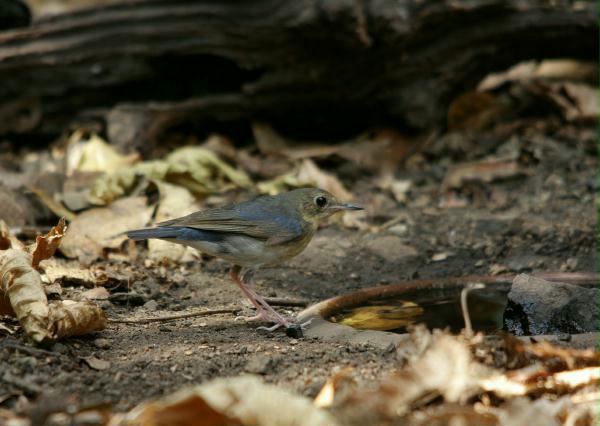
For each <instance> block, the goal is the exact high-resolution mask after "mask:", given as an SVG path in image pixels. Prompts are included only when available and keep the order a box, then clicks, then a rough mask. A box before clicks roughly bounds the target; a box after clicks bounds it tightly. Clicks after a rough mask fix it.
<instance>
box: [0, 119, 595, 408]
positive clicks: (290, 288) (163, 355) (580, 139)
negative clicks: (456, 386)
mask: <svg viewBox="0 0 600 426" xmlns="http://www.w3.org/2000/svg"><path fill="white" fill-rule="evenodd" d="M597 136H598V128H597V126H595V125H592V126H586V125H578V126H574V125H567V124H564V123H552V122H551V121H543V122H541V121H536V120H531V121H529V122H527V123H521V125H520V127H519V128H517V129H516V130H515V131H514V132H512V134H511V137H510V138H505V137H501V136H498V132H497V131H496V130H491V131H489V132H487V133H484V134H479V135H476V136H472V137H470V136H467V135H459V136H457V135H454V136H452V137H454V138H455V139H453V140H456V138H457V137H458V138H459V140H460V141H461V143H460V144H452V143H450V142H451V141H450V140H449V138H450V136H448V135H447V136H445V137H443V138H441V139H440V140H438V141H437V142H436V143H435V144H433V145H432V146H428V147H426V148H425V149H424V150H422V151H421V152H419V153H417V154H416V155H414V156H413V157H412V158H411V159H409V161H408V162H407V164H406V166H405V168H404V169H403V170H402V171H401V172H399V173H398V174H397V175H396V178H397V179H408V180H410V181H411V187H410V190H409V191H408V193H407V200H406V202H397V201H395V200H394V198H393V197H392V196H391V195H389V194H388V193H386V192H385V191H381V190H379V189H377V188H376V187H375V185H374V179H372V178H370V177H369V176H363V177H361V178H355V179H353V182H351V186H350V188H351V190H352V192H353V193H354V194H355V196H356V202H357V203H360V204H363V205H365V206H367V207H368V214H369V219H368V223H369V224H370V225H374V226H378V228H377V229H370V230H362V231H361V230H357V229H350V228H345V227H342V226H340V224H339V223H338V224H335V223H334V224H331V225H329V226H326V227H325V228H324V229H322V230H320V231H319V233H318V234H317V236H316V237H315V238H314V240H313V241H312V243H311V244H310V245H309V247H308V248H307V249H306V250H305V251H304V252H303V253H302V254H301V255H299V256H298V257H296V258H295V259H293V260H291V261H289V262H288V263H286V264H284V265H281V266H278V267H273V268H268V269H267V268H266V269H264V270H261V271H259V272H258V273H257V274H256V275H255V288H256V289H257V291H258V292H259V293H260V294H262V295H264V296H269V297H278V298H292V299H298V298H301V299H306V300H307V301H308V302H309V303H314V302H317V301H320V300H323V299H325V298H328V297H332V296H335V295H340V294H345V293H349V292H352V291H354V290H357V289H362V288H366V287H370V286H375V285H381V284H385V283H397V282H401V281H404V280H410V279H416V278H435V277H450V276H463V275H470V274H479V275H486V274H490V273H501V272H541V271H544V272H548V271H590V272H597V271H598V232H599V229H598V205H599V202H598V201H599V199H598V152H597V150H598V145H597V143H598V142H597V141H598V139H597ZM490 140H492V141H493V143H490ZM482 141H487V142H486V143H485V144H484V142H482ZM507 153H508V154H515V153H516V154H517V155H516V156H517V157H519V160H518V161H519V162H520V163H519V164H521V165H522V167H523V169H522V171H523V172H522V173H518V174H516V175H514V176H509V177H508V178H506V179H495V180H494V181H492V182H482V181H479V180H478V179H477V178H474V179H470V180H468V181H465V182H463V184H462V185H461V187H460V188H457V189H456V190H447V191H442V190H441V189H440V188H441V186H440V184H441V182H442V179H443V178H444V176H445V174H446V173H447V171H448V170H449V169H450V167H451V166H453V165H456V164H460V163H464V162H466V161H481V159H482V158H484V157H485V156H495V157H500V156H501V155H505V154H507ZM375 231H377V232H375ZM139 247H140V253H139V256H138V259H137V260H136V261H135V262H134V263H133V265H132V266H131V267H130V266H129V265H127V264H123V263H122V262H117V261H108V260H107V261H103V263H104V264H105V266H106V268H107V269H110V268H114V269H115V270H131V269H133V270H135V272H136V273H137V274H138V275H139V277H140V278H138V279H136V280H135V281H133V282H131V283H130V288H129V291H132V292H135V293H137V294H139V295H141V296H142V297H141V298H139V300H137V301H136V300H135V299H131V300H130V301H129V302H119V303H117V302H118V300H116V299H115V298H112V300H113V301H114V303H113V302H110V301H108V300H107V301H102V302H100V303H101V304H102V306H103V308H104V309H105V311H106V313H107V315H108V317H109V318H111V319H115V318H127V319H143V318H148V317H152V316H164V315H172V314H176V313H182V312H188V311H192V310H194V309H204V308H210V309H216V308H230V307H234V308H237V309H238V310H239V311H238V312H236V313H228V314H217V315H210V316H205V317H197V318H190V319H181V320H175V321H168V322H154V323H140V324H124V323H110V324H109V326H108V328H107V329H106V330H104V331H102V332H99V333H95V334H93V335H89V336H85V337H78V338H70V339H67V340H64V341H61V342H59V343H56V344H54V345H53V346H50V347H48V348H44V349H43V351H41V350H39V349H37V350H31V351H29V353H28V352H27V348H29V349H31V348H33V347H32V346H30V345H29V344H28V343H27V341H26V338H25V336H23V335H22V334H21V333H20V332H17V333H16V334H15V335H14V336H10V337H9V336H5V337H0V377H1V376H2V375H4V382H2V381H0V387H1V388H0V398H3V400H1V399H0V404H1V405H2V407H4V408H8V409H15V410H19V409H20V405H19V404H20V403H21V402H20V399H19V394H24V395H26V396H27V397H29V398H34V397H42V396H43V397H52V398H54V397H56V398H60V399H64V398H65V397H67V396H72V395H76V396H78V397H79V398H80V399H81V400H82V402H83V403H84V404H96V403H109V404H112V405H113V408H114V409H115V410H126V409H129V408H131V407H132V406H134V405H135V404H137V403H139V402H141V401H144V400H147V399H150V398H156V397H159V396H161V395H164V394H168V393H170V392H172V391H175V390H177V389H179V388H181V387H182V386H184V385H187V384H195V383H201V382H204V381H206V380H209V379H211V378H216V377H224V376H234V375H239V374H243V373H253V374H259V375H262V376H263V377H264V379H265V380H266V381H267V382H271V383H277V384H279V385H280V386H282V387H284V388H287V389H290V390H293V391H296V392H299V393H301V394H304V395H307V396H310V397H312V396H315V395H316V393H317V392H318V391H319V389H320V387H321V386H322V385H323V383H324V382H325V380H326V379H327V378H328V377H330V376H331V374H332V373H333V372H334V371H336V370H339V369H340V368H343V367H345V366H347V365H350V366H354V367H355V371H356V373H357V376H358V377H360V378H361V379H363V380H365V381H367V382H369V381H373V380H376V379H378V378H379V377H381V376H382V375H384V374H385V373H387V372H389V371H390V370H393V369H394V368H395V367H396V366H397V365H398V363H397V362H396V359H397V355H396V350H395V348H393V347H391V348H386V349H376V348H373V347H370V346H368V345H364V344H350V343H348V344H343V343H331V342H327V341H320V340H318V339H307V338H297V339H294V338H290V337H288V336H286V335H285V333H284V332H282V331H275V332H270V333H269V332H264V331H261V330H257V329H256V327H257V324H247V323H245V322H244V321H243V320H236V319H235V316H236V315H251V314H252V309H250V306H249V305H248V304H247V303H246V302H245V301H243V298H242V295H241V293H240V291H239V290H238V288H237V287H236V286H234V284H232V283H231V282H230V281H229V279H228V277H227V271H228V267H229V266H228V265H227V264H226V263H225V262H222V261H220V260H216V259H208V258H205V259H204V258H203V259H200V260H199V261H197V262H191V263H186V264H183V265H167V266H150V267H147V266H146V263H145V262H144V258H145V256H144V249H143V248H142V247H143V246H142V245H140V246H139ZM82 290H83V289H81V288H65V289H64V291H65V294H63V298H68V297H69V296H72V297H76V295H77V294H78V292H81V291H82ZM125 290H127V289H125ZM111 291H112V292H113V293H114V292H116V291H119V292H122V291H123V289H118V290H117V289H111ZM149 301H155V303H154V302H151V303H148V302H149ZM277 309H278V310H280V311H281V312H284V313H286V314H288V315H293V314H294V313H295V312H298V311H299V310H300V309H301V308H289V307H282V306H279V307H277ZM18 347H25V348H26V349H15V348H18ZM18 353H20V356H17V355H18ZM89 357H94V358H95V359H99V360H102V361H106V362H107V363H102V362H100V363H98V362H95V359H94V358H92V359H90V358H89ZM86 359H87V361H86ZM90 365H91V366H90ZM10 377H12V378H13V379H10ZM7 378H8V379H10V380H7ZM17 378H18V379H17Z"/></svg>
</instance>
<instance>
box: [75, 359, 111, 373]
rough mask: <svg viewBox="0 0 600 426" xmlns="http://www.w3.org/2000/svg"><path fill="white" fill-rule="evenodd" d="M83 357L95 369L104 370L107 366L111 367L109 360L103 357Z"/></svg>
mask: <svg viewBox="0 0 600 426" xmlns="http://www.w3.org/2000/svg"><path fill="white" fill-rule="evenodd" d="M81 359H82V360H83V361H85V363H86V364H87V365H88V366H89V367H90V368H91V369H93V370H98V371H102V370H106V369H107V368H109V367H110V362H109V361H105V360H103V359H99V358H96V357H94V356H88V357H85V358H81Z"/></svg>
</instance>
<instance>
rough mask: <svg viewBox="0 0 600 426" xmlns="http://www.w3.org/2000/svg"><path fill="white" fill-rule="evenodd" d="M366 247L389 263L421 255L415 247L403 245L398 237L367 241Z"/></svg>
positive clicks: (380, 237)
mask: <svg viewBox="0 0 600 426" xmlns="http://www.w3.org/2000/svg"><path fill="white" fill-rule="evenodd" d="M366 247H367V248H368V249H369V250H371V251H372V252H373V253H375V254H376V255H378V256H380V257H382V258H384V259H385V260H387V261H389V262H396V261H399V260H401V259H405V258H407V257H413V256H417V255H418V254H419V253H418V252H417V250H416V249H415V248H414V247H411V246H408V245H406V244H403V242H402V239H400V238H399V237H397V236H396V235H381V236H376V237H375V238H373V239H371V240H370V241H367V243H366Z"/></svg>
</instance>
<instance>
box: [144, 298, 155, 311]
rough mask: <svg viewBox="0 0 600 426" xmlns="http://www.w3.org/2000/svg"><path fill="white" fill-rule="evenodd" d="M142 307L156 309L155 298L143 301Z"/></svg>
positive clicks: (148, 309) (149, 309)
mask: <svg viewBox="0 0 600 426" xmlns="http://www.w3.org/2000/svg"><path fill="white" fill-rule="evenodd" d="M144 309H146V310H147V311H156V310H157V309H158V302H157V301H156V300H148V301H147V302H146V303H144Z"/></svg>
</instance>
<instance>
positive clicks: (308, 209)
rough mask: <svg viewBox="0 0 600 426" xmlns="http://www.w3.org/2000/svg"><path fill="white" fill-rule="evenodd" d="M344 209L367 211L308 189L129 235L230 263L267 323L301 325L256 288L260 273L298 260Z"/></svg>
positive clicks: (233, 274) (237, 280)
mask: <svg viewBox="0 0 600 426" xmlns="http://www.w3.org/2000/svg"><path fill="white" fill-rule="evenodd" d="M342 210H362V208H361V207H357V206H354V205H351V204H342V203H340V202H338V200H336V198H335V197H334V196H333V195H331V194H330V193H329V192H327V191H324V190H322V189H316V188H302V189H296V190H293V191H289V192H285V193H282V194H279V195H276V196H261V197H257V198H254V199H252V200H249V201H246V202H243V203H233V204H228V205H225V206H222V207H217V208H213V209H209V210H204V211H199V212H196V213H192V214H190V215H188V216H184V217H181V218H178V219H172V220H168V221H166V222H162V223H159V224H158V225H157V227H156V228H152V229H139V230H135V231H129V232H127V236H128V237H129V238H131V239H133V240H136V241H137V240H146V239H148V238H158V239H162V240H166V241H170V242H174V243H178V244H183V245H187V246H191V247H194V248H196V249H198V250H200V251H201V252H203V253H206V254H209V255H212V256H216V257H220V258H222V259H225V260H228V261H230V262H231V263H232V264H233V266H232V268H231V272H230V276H231V279H232V280H233V282H235V283H236V284H237V285H238V286H239V287H240V289H241V290H242V292H243V293H244V294H245V295H246V297H247V298H248V299H250V301H251V302H252V304H253V305H254V306H255V308H256V312H257V315H256V316H255V317H252V318H251V319H261V320H265V321H269V322H273V323H275V325H274V326H272V327H271V328H267V329H268V330H270V331H272V330H275V329H277V328H279V327H281V326H283V327H286V328H289V327H291V326H295V324H293V323H292V322H290V321H289V320H288V319H286V318H285V317H283V316H282V315H280V314H279V313H277V312H276V311H275V310H274V309H273V308H272V307H271V306H270V305H269V304H268V303H267V302H266V301H265V300H264V299H263V298H262V297H261V296H260V295H258V294H257V293H256V292H255V291H254V289H253V288H252V287H251V286H250V282H251V278H252V275H253V273H254V271H256V270H257V269H258V268H260V267H261V266H264V265H276V264H278V263H281V262H283V261H285V260H287V259H290V258H292V257H294V256H296V255H298V254H299V253H300V252H302V250H304V248H305V247H306V246H307V245H308V243H309V242H310V240H311V239H312V237H313V236H314V234H315V232H316V230H317V227H318V225H319V222H320V221H321V220H323V219H325V218H327V217H329V216H331V215H332V214H334V213H336V212H339V211H342Z"/></svg>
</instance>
